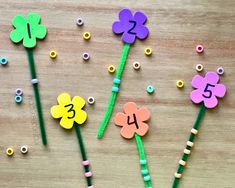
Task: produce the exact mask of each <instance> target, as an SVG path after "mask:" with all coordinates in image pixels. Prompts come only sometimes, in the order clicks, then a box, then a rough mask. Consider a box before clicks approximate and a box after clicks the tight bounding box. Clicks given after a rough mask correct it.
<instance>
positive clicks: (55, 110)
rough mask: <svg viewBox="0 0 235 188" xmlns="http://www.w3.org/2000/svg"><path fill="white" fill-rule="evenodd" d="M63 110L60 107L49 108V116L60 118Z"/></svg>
mask: <svg viewBox="0 0 235 188" xmlns="http://www.w3.org/2000/svg"><path fill="white" fill-rule="evenodd" d="M63 111H64V108H63V107H62V106H61V105H56V106H52V107H51V116H52V117H53V118H61V117H62V116H63V114H64V113H63Z"/></svg>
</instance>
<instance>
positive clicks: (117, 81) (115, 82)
mask: <svg viewBox="0 0 235 188" xmlns="http://www.w3.org/2000/svg"><path fill="white" fill-rule="evenodd" d="M113 83H114V84H120V83H121V80H120V79H118V78H114V80H113Z"/></svg>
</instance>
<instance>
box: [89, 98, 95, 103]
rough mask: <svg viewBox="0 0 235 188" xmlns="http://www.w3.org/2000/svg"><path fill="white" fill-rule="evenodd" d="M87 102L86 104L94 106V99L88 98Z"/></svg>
mask: <svg viewBox="0 0 235 188" xmlns="http://www.w3.org/2000/svg"><path fill="white" fill-rule="evenodd" d="M87 102H88V104H94V103H95V98H94V97H88V99H87Z"/></svg>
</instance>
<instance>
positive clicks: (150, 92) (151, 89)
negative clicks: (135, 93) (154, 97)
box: [146, 85, 155, 94]
mask: <svg viewBox="0 0 235 188" xmlns="http://www.w3.org/2000/svg"><path fill="white" fill-rule="evenodd" d="M154 90H155V89H154V87H153V86H152V85H149V86H148V87H147V88H146V91H147V92H148V93H149V94H152V93H153V92H154Z"/></svg>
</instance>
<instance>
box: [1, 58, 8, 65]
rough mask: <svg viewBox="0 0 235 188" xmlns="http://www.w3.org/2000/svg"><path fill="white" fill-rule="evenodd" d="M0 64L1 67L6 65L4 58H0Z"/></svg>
mask: <svg viewBox="0 0 235 188" xmlns="http://www.w3.org/2000/svg"><path fill="white" fill-rule="evenodd" d="M0 63H1V64H2V65H6V64H7V63H8V59H7V58H6V57H1V58H0Z"/></svg>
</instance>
